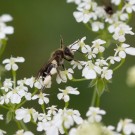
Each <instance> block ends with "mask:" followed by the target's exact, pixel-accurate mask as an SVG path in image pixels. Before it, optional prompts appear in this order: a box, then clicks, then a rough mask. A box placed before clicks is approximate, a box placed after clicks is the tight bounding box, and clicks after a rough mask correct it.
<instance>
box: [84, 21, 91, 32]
mask: <svg viewBox="0 0 135 135" xmlns="http://www.w3.org/2000/svg"><path fill="white" fill-rule="evenodd" d="M84 25H85V27H86V28H87V29H88V30H89V31H91V27H90V26H89V25H88V24H87V23H86V24H84Z"/></svg>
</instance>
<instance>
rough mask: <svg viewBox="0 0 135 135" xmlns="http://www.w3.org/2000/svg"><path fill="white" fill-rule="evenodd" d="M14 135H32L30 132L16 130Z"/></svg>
mask: <svg viewBox="0 0 135 135" xmlns="http://www.w3.org/2000/svg"><path fill="white" fill-rule="evenodd" d="M15 135H34V134H33V133H32V132H31V131H24V130H23V129H22V130H18V131H17V132H16V133H15Z"/></svg>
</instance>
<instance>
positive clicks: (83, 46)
mask: <svg viewBox="0 0 135 135" xmlns="http://www.w3.org/2000/svg"><path fill="white" fill-rule="evenodd" d="M84 40H86V37H83V38H82V39H81V40H80V41H79V42H77V43H76V44H73V45H70V48H71V49H72V50H78V49H79V48H81V51H82V53H87V52H88V50H89V48H90V46H89V45H86V44H85V43H84Z"/></svg>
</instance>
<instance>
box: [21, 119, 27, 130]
mask: <svg viewBox="0 0 135 135" xmlns="http://www.w3.org/2000/svg"><path fill="white" fill-rule="evenodd" d="M19 123H20V125H21V127H22V128H23V129H24V130H25V131H28V128H27V127H26V125H25V124H24V122H23V121H22V120H21V121H19Z"/></svg>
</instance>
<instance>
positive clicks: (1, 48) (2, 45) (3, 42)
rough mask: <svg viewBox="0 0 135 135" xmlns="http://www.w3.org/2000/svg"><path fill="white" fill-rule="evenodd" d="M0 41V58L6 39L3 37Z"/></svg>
mask: <svg viewBox="0 0 135 135" xmlns="http://www.w3.org/2000/svg"><path fill="white" fill-rule="evenodd" d="M0 42H1V43H0V44H1V47H0V58H1V56H2V54H3V52H4V50H5V48H6V43H7V39H4V40H3V41H0Z"/></svg>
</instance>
